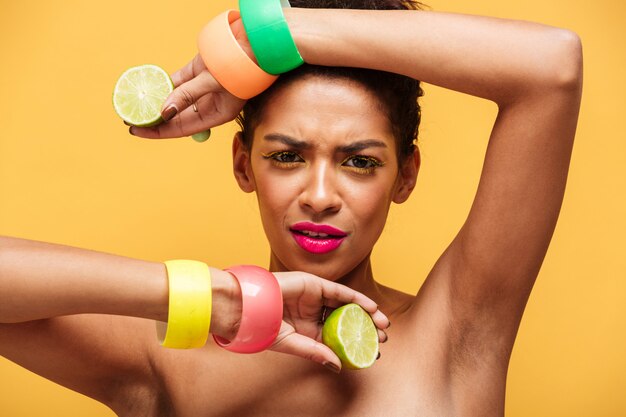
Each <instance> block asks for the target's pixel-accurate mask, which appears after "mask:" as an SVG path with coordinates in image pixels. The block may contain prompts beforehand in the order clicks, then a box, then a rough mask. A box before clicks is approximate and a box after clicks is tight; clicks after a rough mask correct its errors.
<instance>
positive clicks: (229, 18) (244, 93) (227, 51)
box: [198, 10, 278, 100]
mask: <svg viewBox="0 0 626 417" xmlns="http://www.w3.org/2000/svg"><path fill="white" fill-rule="evenodd" d="M239 16H240V15H239V12H238V11H237V10H227V11H225V12H224V13H222V14H220V15H218V16H216V17H215V18H213V20H211V21H210V22H209V23H207V24H206V25H205V26H204V27H203V28H202V30H201V31H200V35H199V36H198V50H199V51H200V56H201V57H202V60H203V61H204V65H206V67H207V69H208V70H209V72H210V73H211V75H213V77H214V78H215V79H216V80H217V82H219V83H220V84H221V85H222V87H224V88H225V89H226V90H227V91H228V92H229V93H231V94H232V95H234V96H236V97H239V98H241V99H244V100H247V99H249V98H252V97H254V96H256V95H258V94H260V93H262V92H263V91H265V90H266V89H267V88H268V87H269V86H270V85H272V83H273V82H274V81H276V78H278V77H277V76H275V75H271V74H268V73H267V72H265V71H263V70H262V69H261V68H260V67H259V66H258V65H257V64H255V63H254V61H253V60H252V59H251V58H250V57H249V56H248V54H246V52H245V51H244V50H243V49H242V48H241V46H240V45H239V43H238V42H237V39H235V36H234V35H233V32H232V30H231V28H230V25H231V23H233V22H234V21H236V20H237V19H239Z"/></svg>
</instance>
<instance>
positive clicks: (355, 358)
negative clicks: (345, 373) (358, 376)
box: [322, 304, 378, 369]
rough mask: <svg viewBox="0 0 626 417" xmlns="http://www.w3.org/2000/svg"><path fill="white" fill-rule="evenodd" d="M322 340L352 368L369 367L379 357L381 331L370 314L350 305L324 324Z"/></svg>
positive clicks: (330, 317) (359, 307)
mask: <svg viewBox="0 0 626 417" xmlns="http://www.w3.org/2000/svg"><path fill="white" fill-rule="evenodd" d="M322 341H323V342H324V344H325V345H326V346H328V347H329V348H331V349H332V351H333V352H335V354H336V355H337V356H338V357H339V359H340V360H341V363H342V365H343V366H344V367H345V368H348V369H363V368H369V367H370V366H372V365H373V364H374V362H376V357H377V356H378V332H377V331H376V326H375V325H374V322H373V321H372V318H371V317H370V315H369V314H368V313H367V312H366V311H365V310H363V308H361V306H359V305H358V304H346V305H345V306H343V307H339V308H338V309H336V310H335V311H333V312H332V313H331V314H330V316H328V318H327V319H326V321H325V322H324V328H323V329H322Z"/></svg>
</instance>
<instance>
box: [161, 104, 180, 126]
mask: <svg viewBox="0 0 626 417" xmlns="http://www.w3.org/2000/svg"><path fill="white" fill-rule="evenodd" d="M176 113H178V109H177V108H176V105H175V104H170V105H169V106H167V108H166V109H165V110H163V112H162V113H161V117H163V120H165V121H166V122H169V121H170V120H172V119H173V118H174V116H176Z"/></svg>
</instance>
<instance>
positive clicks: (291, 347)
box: [270, 333, 341, 373]
mask: <svg viewBox="0 0 626 417" xmlns="http://www.w3.org/2000/svg"><path fill="white" fill-rule="evenodd" d="M270 350H273V351H275V352H280V353H287V354H290V355H295V356H299V357H301V358H304V359H307V360H310V361H313V362H317V363H319V364H320V365H324V366H325V367H326V368H328V369H330V370H332V371H334V372H336V373H339V371H341V361H340V360H339V358H338V357H337V355H335V353H334V352H333V351H332V350H331V349H330V348H329V347H328V346H326V345H324V344H322V343H319V342H316V341H315V340H313V339H311V338H309V337H306V336H303V335H301V334H298V333H290V334H288V335H286V336H285V337H283V338H280V337H279V338H277V339H276V341H275V342H274V344H273V345H272V347H270Z"/></svg>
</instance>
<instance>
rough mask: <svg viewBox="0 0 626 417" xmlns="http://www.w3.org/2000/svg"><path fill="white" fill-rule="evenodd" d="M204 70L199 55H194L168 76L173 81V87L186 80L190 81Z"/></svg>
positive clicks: (204, 67)
mask: <svg viewBox="0 0 626 417" xmlns="http://www.w3.org/2000/svg"><path fill="white" fill-rule="evenodd" d="M204 70H206V66H205V65H204V61H202V58H201V57H200V55H196V56H195V57H193V59H192V60H191V61H189V63H187V65H185V66H184V67H182V68H181V69H179V70H178V71H176V72H175V73H174V74H172V76H171V77H170V78H171V79H172V82H173V83H174V87H178V86H179V85H181V84H183V83H186V82H187V81H191V80H192V79H194V78H195V77H196V76H197V75H198V74H200V73H201V72H202V71H204Z"/></svg>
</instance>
